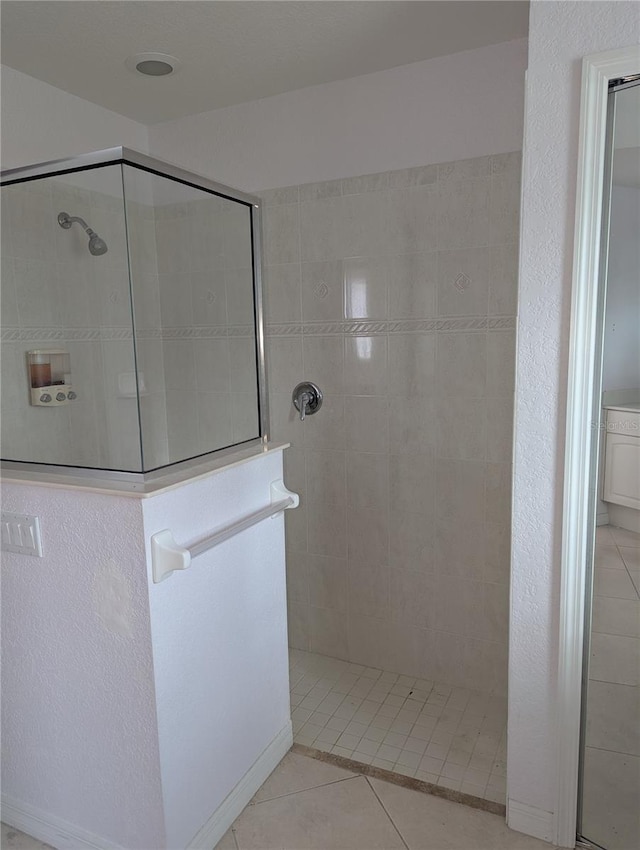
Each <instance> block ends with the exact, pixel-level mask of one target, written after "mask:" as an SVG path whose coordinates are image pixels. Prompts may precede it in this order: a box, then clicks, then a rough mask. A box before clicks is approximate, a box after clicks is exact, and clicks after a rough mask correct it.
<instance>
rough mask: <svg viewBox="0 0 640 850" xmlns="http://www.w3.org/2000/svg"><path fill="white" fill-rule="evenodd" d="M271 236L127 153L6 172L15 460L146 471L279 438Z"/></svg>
mask: <svg viewBox="0 0 640 850" xmlns="http://www.w3.org/2000/svg"><path fill="white" fill-rule="evenodd" d="M101 158H103V159H104V160H107V161H105V162H101V161H100V159H101ZM109 160H111V161H109ZM259 230H260V227H259V207H258V203H257V201H256V199H253V198H251V197H250V196H246V195H243V194H242V193H239V192H236V191H235V190H232V189H228V188H227V187H222V186H218V185H217V184H213V183H210V182H209V181H207V180H205V179H204V178H200V177H197V176H196V175H193V174H190V173H189V172H185V171H182V170H180V169H176V168H174V167H173V166H169V165H166V164H165V163H161V162H158V161H156V160H153V159H151V158H149V157H145V156H142V155H141V154H137V153H135V152H133V151H127V150H126V149H123V148H115V149H113V150H110V151H102V152H98V153H97V154H91V155H87V157H79V158H78V159H76V160H68V161H64V162H61V163H57V162H56V163H45V164H43V165H40V166H33V167H31V168H27V169H18V170H15V171H12V172H5V173H4V174H3V186H2V342H3V344H2V358H1V369H2V386H3V399H2V400H3V404H2V407H1V417H2V421H1V423H0V424H1V427H2V458H3V461H4V462H10V465H12V464H14V463H15V462H18V463H29V464H45V465H57V466H64V467H86V468H91V469H101V470H105V471H116V472H125V473H132V474H134V477H135V475H138V476H139V475H140V474H141V473H145V472H151V471H153V470H158V469H162V468H164V467H167V466H169V465H171V464H175V463H179V462H183V461H187V460H191V459H195V458H202V457H205V458H206V457H207V456H209V455H212V453H215V452H219V451H220V450H223V449H228V448H230V447H234V446H246V445H252V444H253V443H256V444H260V443H261V442H262V441H263V440H265V439H266V437H267V427H266V422H267V418H266V404H265V402H264V399H265V398H266V392H265V386H264V357H263V340H262V325H261V319H262V317H261V313H262V311H261V297H260V243H259ZM5 466H6V463H5Z"/></svg>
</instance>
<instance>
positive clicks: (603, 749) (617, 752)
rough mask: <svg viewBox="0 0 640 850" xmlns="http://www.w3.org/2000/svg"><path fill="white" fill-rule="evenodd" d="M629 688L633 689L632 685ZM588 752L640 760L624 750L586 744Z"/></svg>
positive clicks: (639, 757)
mask: <svg viewBox="0 0 640 850" xmlns="http://www.w3.org/2000/svg"><path fill="white" fill-rule="evenodd" d="M629 687H633V686H632V685H631V686H629ZM584 746H585V749H586V750H599V751H600V752H602V753H613V754H614V755H616V756H631V758H636V759H639V760H640V756H639V755H636V753H625V752H624V750H609V749H608V748H607V747H594V746H593V744H586V743H585V745H584Z"/></svg>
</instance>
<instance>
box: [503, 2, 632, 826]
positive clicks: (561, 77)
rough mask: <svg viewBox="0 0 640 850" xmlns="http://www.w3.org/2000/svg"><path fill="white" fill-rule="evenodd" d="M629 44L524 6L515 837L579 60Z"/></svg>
mask: <svg viewBox="0 0 640 850" xmlns="http://www.w3.org/2000/svg"><path fill="white" fill-rule="evenodd" d="M639 41H640V8H639V7H638V4H637V3H635V2H616V3H609V2H581V3H567V2H533V3H532V4H531V13H530V28H529V70H528V85H527V106H526V113H525V155H524V162H523V208H522V241H521V261H520V297H519V304H520V306H519V323H518V353H517V377H516V437H515V481H514V497H513V500H514V505H513V543H512V579H511V581H512V585H511V630H510V666H509V754H508V765H507V771H508V772H507V776H508V792H507V793H508V798H509V806H510V817H509V823H510V825H511V826H513V827H514V828H516V829H520V828H522V829H523V831H527V830H526V829H525V823H529V822H532V818H531V817H529V818H528V820H525V821H523V822H520V821H518V820H517V818H516V817H514V818H513V819H512V818H511V811H512V810H513V811H514V812H516V811H517V810H518V808H519V804H524V805H526V807H527V811H528V812H529V814H531V812H532V811H533V812H537V814H536V818H535V819H536V820H538V821H539V822H540V823H549V822H550V821H551V818H550V817H549V816H550V815H551V816H552V815H553V814H554V808H555V806H556V797H557V764H556V744H557V739H558V729H557V719H556V696H557V660H558V617H559V607H560V601H559V594H560V559H561V535H562V495H563V484H564V482H563V469H564V438H565V416H566V385H567V358H568V346H569V316H570V306H571V305H570V298H571V273H572V254H573V228H574V216H575V192H576V178H577V173H576V168H577V155H578V119H579V110H580V79H581V60H582V57H583V56H585V55H587V54H592V53H597V52H600V51H604V50H612V49H615V48H620V47H626V46H629V45H633V44H636V43H638V42H639ZM638 70H639V71H640V69H638ZM514 804H516V805H514ZM520 808H522V807H521V806H520ZM529 831H530V830H529Z"/></svg>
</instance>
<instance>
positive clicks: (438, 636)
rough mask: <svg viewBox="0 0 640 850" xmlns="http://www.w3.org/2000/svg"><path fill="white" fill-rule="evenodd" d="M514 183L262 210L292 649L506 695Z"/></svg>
mask: <svg viewBox="0 0 640 850" xmlns="http://www.w3.org/2000/svg"><path fill="white" fill-rule="evenodd" d="M519 180H520V156H519V154H518V153H517V152H516V153H513V154H508V155H503V156H496V157H483V158H480V159H475V160H465V161H462V162H454V163H444V164H441V165H439V166H435V165H434V166H427V167H425V168H416V169H407V170H404V171H400V172H390V173H384V174H378V175H365V176H364V177H356V178H353V179H349V180H342V181H340V180H337V181H330V182H329V183H321V184H311V185H306V186H300V187H288V188H285V189H276V190H272V191H269V192H265V193H264V195H263V200H264V204H265V229H266V239H267V247H266V258H267V273H266V276H265V278H266V283H265V289H266V291H265V301H266V316H267V354H268V369H269V371H268V375H269V385H270V392H271V400H270V405H271V417H272V432H273V436H274V437H275V438H276V439H284V440H288V441H290V442H291V443H292V446H293V448H292V449H290V450H289V453H288V454H289V458H290V462H288V464H287V479H288V481H289V484H290V486H292V487H294V488H295V489H297V490H298V491H299V492H300V493H301V496H302V503H301V508H300V509H298V510H297V511H293V512H291V516H290V517H288V518H287V545H288V557H289V564H288V575H289V589H290V592H289V608H290V619H289V623H290V641H291V644H292V646H293V647H296V648H299V649H303V650H311V651H313V652H324V653H329V654H332V655H335V656H337V657H338V658H342V659H348V660H349V661H351V662H356V663H360V664H365V665H368V666H375V667H387V668H391V669H395V670H398V671H399V673H403V674H408V675H413V676H415V677H421V678H429V679H435V678H438V679H439V680H440V681H445V682H448V683H449V684H451V685H456V686H465V687H470V688H482V689H496V690H497V691H504V690H505V689H506V655H507V636H506V620H507V605H508V571H509V564H508V558H509V524H510V516H509V492H510V462H511V444H512V427H511V425H512V399H513V389H514V375H513V361H514V333H515V331H514V328H515V311H516V293H517V218H518V209H517V204H516V200H517V198H518V194H519ZM269 243H271V244H269ZM303 379H304V380H313V381H316V382H317V383H318V384H319V386H320V387H321V389H322V390H323V392H324V393H325V400H324V404H323V407H322V409H321V410H320V411H319V413H318V414H317V415H316V416H313V417H309V418H307V420H306V421H305V422H304V423H300V422H299V421H298V420H297V419H296V415H295V411H294V409H293V407H292V405H291V398H290V397H291V391H292V390H293V387H294V386H295V384H296V383H298V382H299V381H301V380H303Z"/></svg>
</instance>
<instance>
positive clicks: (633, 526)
mask: <svg viewBox="0 0 640 850" xmlns="http://www.w3.org/2000/svg"><path fill="white" fill-rule="evenodd" d="M608 509H609V522H610V523H611V525H615V526H616V528H624V529H626V530H627V531H635V533H636V534H640V511H636V510H635V509H634V508H627V507H625V506H624V505H612V504H609V506H608Z"/></svg>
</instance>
